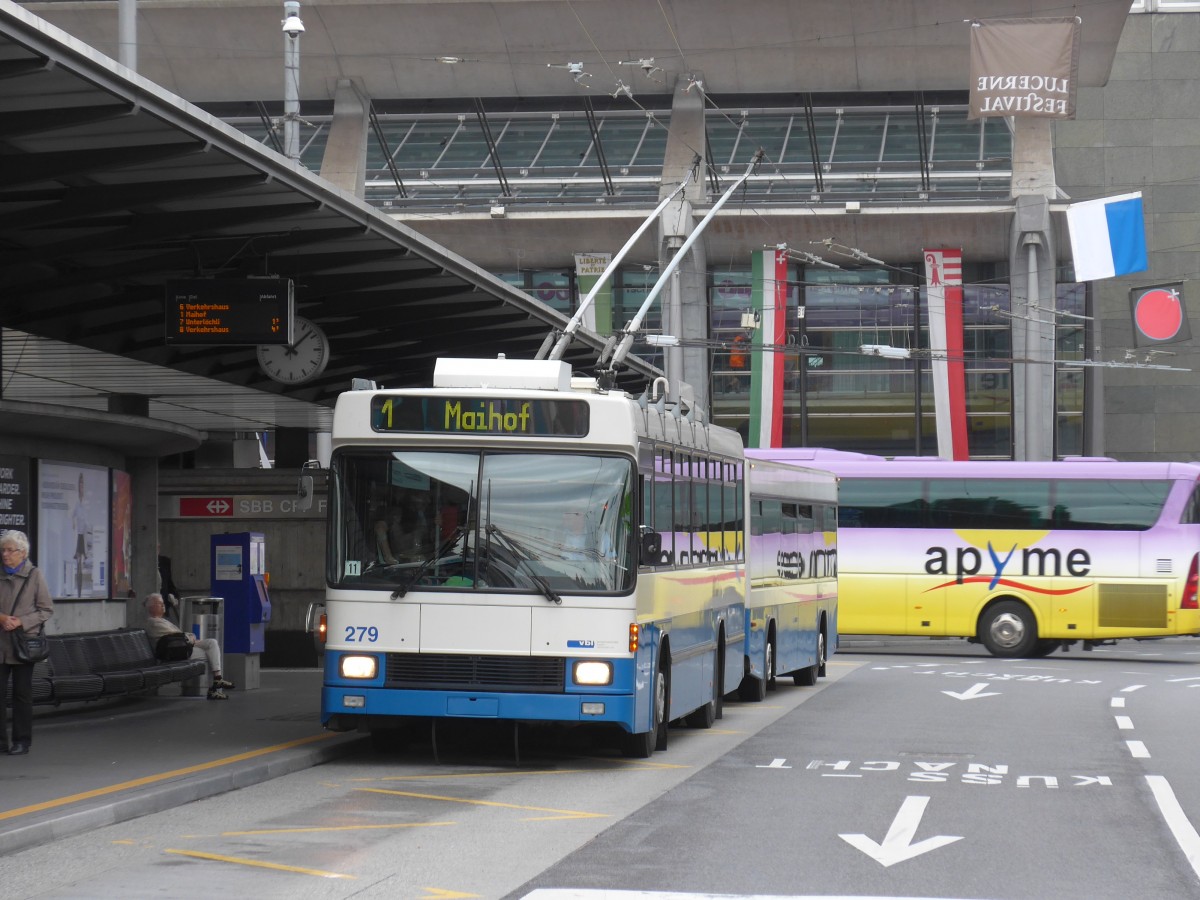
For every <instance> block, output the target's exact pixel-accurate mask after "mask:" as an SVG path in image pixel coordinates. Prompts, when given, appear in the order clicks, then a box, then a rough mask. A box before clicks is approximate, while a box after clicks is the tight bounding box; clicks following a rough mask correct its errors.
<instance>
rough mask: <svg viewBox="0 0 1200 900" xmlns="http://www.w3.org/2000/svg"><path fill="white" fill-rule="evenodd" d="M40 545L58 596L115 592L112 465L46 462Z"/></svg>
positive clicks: (40, 478)
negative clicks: (110, 578)
mask: <svg viewBox="0 0 1200 900" xmlns="http://www.w3.org/2000/svg"><path fill="white" fill-rule="evenodd" d="M37 485H38V486H37V491H38V539H37V544H36V546H35V547H34V550H35V551H36V553H37V560H38V566H39V567H40V568H41V570H42V572H43V574H44V575H45V576H46V582H47V583H48V584H49V586H50V593H51V594H52V595H53V596H54V598H55V599H56V600H57V599H72V598H78V599H88V598H97V599H99V598H107V597H108V596H109V585H108V576H109V572H110V571H111V567H110V565H109V550H110V548H109V486H108V469H106V468H104V467H102V466H87V465H80V464H75V463H59V462H44V461H43V462H40V463H39V464H38V474H37Z"/></svg>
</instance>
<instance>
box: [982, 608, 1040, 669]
mask: <svg viewBox="0 0 1200 900" xmlns="http://www.w3.org/2000/svg"><path fill="white" fill-rule="evenodd" d="M979 639H980V640H981V641H982V642H983V646H985V647H986V648H987V649H988V652H989V653H991V654H992V655H993V656H1003V657H1008V658H1012V657H1019V656H1031V655H1032V654H1033V652H1034V648H1035V647H1036V646H1037V644H1038V636H1037V622H1035V621H1034V619H1033V613H1031V612H1030V611H1029V607H1028V606H1026V605H1025V604H1024V603H1019V602H1017V601H1016V600H1004V601H1001V602H1000V603H997V604H996V605H995V606H993V607H991V608H990V609H988V611H987V612H986V613H984V614H983V618H982V619H981V620H980V622H979Z"/></svg>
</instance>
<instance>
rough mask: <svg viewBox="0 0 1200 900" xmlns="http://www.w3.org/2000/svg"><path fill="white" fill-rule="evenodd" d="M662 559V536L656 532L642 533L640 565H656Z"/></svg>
mask: <svg viewBox="0 0 1200 900" xmlns="http://www.w3.org/2000/svg"><path fill="white" fill-rule="evenodd" d="M661 557H662V535H661V534H659V533H658V532H657V531H646V532H643V533H642V554H641V560H640V561H641V564H642V565H644V566H655V565H658V562H659V560H660V558H661Z"/></svg>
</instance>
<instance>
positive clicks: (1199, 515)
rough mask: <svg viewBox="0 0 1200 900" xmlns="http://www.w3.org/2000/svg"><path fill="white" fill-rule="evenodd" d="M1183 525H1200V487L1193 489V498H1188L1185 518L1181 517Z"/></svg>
mask: <svg viewBox="0 0 1200 900" xmlns="http://www.w3.org/2000/svg"><path fill="white" fill-rule="evenodd" d="M1179 523H1180V524H1181V525H1196V524H1200V485H1197V486H1196V487H1194V488H1192V496H1190V497H1188V502H1187V506H1185V507H1184V508H1183V516H1182V517H1180V519H1179Z"/></svg>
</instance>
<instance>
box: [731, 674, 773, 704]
mask: <svg viewBox="0 0 1200 900" xmlns="http://www.w3.org/2000/svg"><path fill="white" fill-rule="evenodd" d="M738 699H740V700H745V701H746V702H747V703H761V702H762V701H763V700H766V699H767V680H766V679H765V678H755V677H754V676H753V675H752V674H750V673H749V672H747V673H746V674H745V675H743V676H742V683H741V684H739V685H738Z"/></svg>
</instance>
